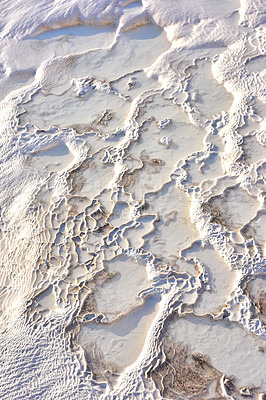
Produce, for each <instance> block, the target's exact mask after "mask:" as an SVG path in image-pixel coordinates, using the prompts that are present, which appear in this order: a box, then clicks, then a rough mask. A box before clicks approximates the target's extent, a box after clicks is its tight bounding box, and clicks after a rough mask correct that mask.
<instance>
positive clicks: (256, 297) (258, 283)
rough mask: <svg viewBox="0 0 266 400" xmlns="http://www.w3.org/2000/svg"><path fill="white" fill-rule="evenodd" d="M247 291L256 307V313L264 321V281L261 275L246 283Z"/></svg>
mask: <svg viewBox="0 0 266 400" xmlns="http://www.w3.org/2000/svg"><path fill="white" fill-rule="evenodd" d="M247 292H248V294H249V296H250V298H251V300H252V301H253V303H254V305H255V307H256V310H255V312H256V315H257V317H259V318H260V319H261V320H262V321H264V322H266V281H265V278H264V279H263V277H258V278H255V279H253V280H252V281H251V282H249V283H248V285H247Z"/></svg>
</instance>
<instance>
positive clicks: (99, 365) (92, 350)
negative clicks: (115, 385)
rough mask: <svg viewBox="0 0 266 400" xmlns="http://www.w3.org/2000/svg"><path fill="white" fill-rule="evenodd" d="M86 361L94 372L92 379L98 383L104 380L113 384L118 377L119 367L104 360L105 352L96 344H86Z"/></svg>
mask: <svg viewBox="0 0 266 400" xmlns="http://www.w3.org/2000/svg"><path fill="white" fill-rule="evenodd" d="M85 359H86V363H87V367H89V369H90V370H91V372H92V378H93V379H95V380H96V381H101V380H104V381H108V383H109V384H111V382H112V381H114V379H115V376H116V375H118V367H117V365H116V364H115V363H113V362H110V361H109V362H107V361H105V360H104V355H103V352H102V351H101V349H100V348H99V347H98V346H97V344H96V343H95V342H91V343H89V342H87V343H86V351H85Z"/></svg>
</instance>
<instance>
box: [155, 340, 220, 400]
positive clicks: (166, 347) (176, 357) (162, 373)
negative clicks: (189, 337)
mask: <svg viewBox="0 0 266 400" xmlns="http://www.w3.org/2000/svg"><path fill="white" fill-rule="evenodd" d="M162 351H163V355H164V360H163V361H162V362H161V363H160V364H159V365H158V366H157V367H155V368H154V369H153V370H152V371H151V373H150V376H151V378H152V379H153V381H154V382H155V384H156V386H157V388H158V389H159V390H160V392H161V395H162V396H163V397H165V398H169V399H174V400H181V399H182V400H184V399H203V398H205V396H206V395H208V388H209V386H210V384H211V383H214V385H215V394H214V398H215V399H221V398H222V397H221V395H220V393H219V389H218V388H219V380H220V378H221V373H220V372H219V371H217V370H216V369H215V368H214V367H213V366H212V365H211V364H210V362H209V361H208V359H207V357H205V356H204V355H202V354H199V353H190V352H189V349H188V347H187V346H185V345H182V344H181V343H178V342H175V340H174V339H173V338H172V337H170V336H169V335H168V336H166V337H164V340H163V346H162ZM208 398H209V399H210V397H209V396H208Z"/></svg>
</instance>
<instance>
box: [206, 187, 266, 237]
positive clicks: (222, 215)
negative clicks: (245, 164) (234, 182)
mask: <svg viewBox="0 0 266 400" xmlns="http://www.w3.org/2000/svg"><path fill="white" fill-rule="evenodd" d="M258 208H259V202H258V201H257V199H256V198H255V197H253V196H251V195H249V194H248V193H247V192H246V191H245V190H244V189H242V188H241V187H239V186H236V187H228V188H226V189H225V190H224V192H223V193H222V194H220V195H217V196H213V197H212V198H210V199H209V200H208V201H207V202H206V203H204V204H203V205H202V209H203V212H205V213H206V214H209V215H210V216H211V222H212V223H215V224H219V225H223V226H225V227H227V228H228V229H230V230H232V231H237V230H239V229H241V228H242V226H243V225H245V224H246V223H248V222H249V221H250V220H251V219H252V218H254V217H255V215H256V211H257V210H258Z"/></svg>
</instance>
